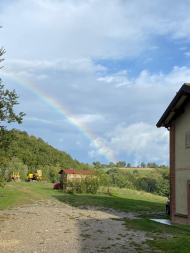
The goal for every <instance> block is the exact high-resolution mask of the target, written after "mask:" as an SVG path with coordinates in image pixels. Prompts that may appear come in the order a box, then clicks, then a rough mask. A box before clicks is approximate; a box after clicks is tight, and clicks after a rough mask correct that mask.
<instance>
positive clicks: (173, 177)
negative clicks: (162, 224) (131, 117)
mask: <svg viewBox="0 0 190 253" xmlns="http://www.w3.org/2000/svg"><path fill="white" fill-rule="evenodd" d="M156 126H157V127H165V128H167V129H168V130H169V132H170V220H171V222H172V223H173V224H175V223H176V224H190V83H184V84H183V86H182V87H181V88H180V90H179V91H178V92H177V94H176V96H175V97H174V98H173V100H172V101H171V103H170V104H169V106H168V108H167V109H166V111H165V112H164V114H163V115H162V117H161V118H160V120H159V121H158V123H157V125H156Z"/></svg>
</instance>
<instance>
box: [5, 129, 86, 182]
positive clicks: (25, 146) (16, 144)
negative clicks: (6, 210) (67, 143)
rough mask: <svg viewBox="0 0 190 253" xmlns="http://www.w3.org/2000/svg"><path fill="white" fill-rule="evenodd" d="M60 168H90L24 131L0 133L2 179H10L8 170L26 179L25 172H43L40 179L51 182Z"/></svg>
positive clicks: (13, 130) (54, 179) (14, 130)
mask: <svg viewBox="0 0 190 253" xmlns="http://www.w3.org/2000/svg"><path fill="white" fill-rule="evenodd" d="M60 168H65V169H70V168H72V169H89V165H88V164H84V163H80V162H79V161H77V160H74V159H72V157H71V156H70V155H69V154H67V153H66V152H64V151H60V150H58V149H55V148H53V147H52V146H51V145H49V144H48V143H46V142H44V141H43V140H42V139H41V138H36V137H35V136H33V135H31V136H30V135H28V134H27V132H25V131H23V132H22V131H20V130H16V129H12V130H11V131H8V130H6V129H2V130H1V131H0V173H1V174H2V173H3V175H4V178H5V179H9V177H10V173H11V171H20V173H21V178H22V179H25V177H26V174H27V173H34V172H35V171H36V170H37V169H42V171H43V177H45V178H47V179H49V180H50V181H52V182H54V181H56V180H57V172H58V171H59V170H60ZM5 171H6V172H5Z"/></svg>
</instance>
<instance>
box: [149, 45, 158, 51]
mask: <svg viewBox="0 0 190 253" xmlns="http://www.w3.org/2000/svg"><path fill="white" fill-rule="evenodd" d="M156 49H158V47H157V46H152V47H150V50H156Z"/></svg>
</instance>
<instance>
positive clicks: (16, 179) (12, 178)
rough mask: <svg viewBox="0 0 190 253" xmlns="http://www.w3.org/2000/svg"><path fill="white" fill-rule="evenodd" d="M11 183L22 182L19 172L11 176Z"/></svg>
mask: <svg viewBox="0 0 190 253" xmlns="http://www.w3.org/2000/svg"><path fill="white" fill-rule="evenodd" d="M11 181H20V175H19V172H13V173H12V174H11Z"/></svg>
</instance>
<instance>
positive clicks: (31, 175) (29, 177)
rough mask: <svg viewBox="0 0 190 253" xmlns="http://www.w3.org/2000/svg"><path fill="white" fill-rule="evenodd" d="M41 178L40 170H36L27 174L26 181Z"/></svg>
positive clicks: (39, 179)
mask: <svg viewBox="0 0 190 253" xmlns="http://www.w3.org/2000/svg"><path fill="white" fill-rule="evenodd" d="M41 180H42V171H41V170H37V172H36V173H30V174H28V180H27V181H28V182H30V181H41Z"/></svg>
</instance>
